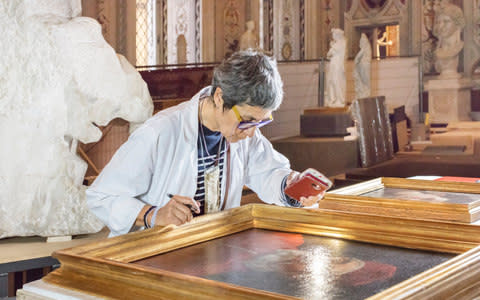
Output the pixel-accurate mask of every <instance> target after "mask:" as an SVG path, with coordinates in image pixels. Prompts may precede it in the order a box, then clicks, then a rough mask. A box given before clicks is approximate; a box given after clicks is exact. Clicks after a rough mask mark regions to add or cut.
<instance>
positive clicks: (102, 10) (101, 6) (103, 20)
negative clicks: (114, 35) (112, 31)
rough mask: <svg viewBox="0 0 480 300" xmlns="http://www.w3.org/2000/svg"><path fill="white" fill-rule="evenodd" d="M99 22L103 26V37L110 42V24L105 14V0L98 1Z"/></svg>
mask: <svg viewBox="0 0 480 300" xmlns="http://www.w3.org/2000/svg"><path fill="white" fill-rule="evenodd" d="M97 11H98V14H97V21H98V23H100V25H101V26H102V34H103V37H104V38H105V39H106V40H107V41H108V38H107V37H108V23H109V22H110V21H109V20H108V18H107V14H106V12H105V0H98V2H97Z"/></svg>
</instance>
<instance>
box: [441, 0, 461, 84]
mask: <svg viewBox="0 0 480 300" xmlns="http://www.w3.org/2000/svg"><path fill="white" fill-rule="evenodd" d="M464 27H465V18H464V16H463V11H462V9H461V8H459V7H458V6H456V5H454V4H451V3H443V5H441V6H438V7H437V9H436V11H435V24H434V28H433V34H434V35H435V36H436V37H437V38H438V44H437V49H436V50H435V56H436V64H435V68H436V69H437V71H439V72H440V78H459V77H461V74H459V73H458V71H457V67H458V57H459V54H460V51H462V49H463V41H462V39H461V33H462V30H463V28H464Z"/></svg>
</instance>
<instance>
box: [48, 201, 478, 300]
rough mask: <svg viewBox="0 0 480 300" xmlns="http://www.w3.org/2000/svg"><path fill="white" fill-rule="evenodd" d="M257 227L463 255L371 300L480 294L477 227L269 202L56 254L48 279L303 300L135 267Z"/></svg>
mask: <svg viewBox="0 0 480 300" xmlns="http://www.w3.org/2000/svg"><path fill="white" fill-rule="evenodd" d="M251 228H260V229H266V230H275V231H284V232H292V233H302V234H309V235H317V236H324V237H333V238H338V239H346V240H353V241H363V242H368V243H375V244H381V245H393V246H398V247H404V248H410V249H422V250H433V251H438V252H443V253H455V254H460V255H458V256H455V257H454V258H452V259H449V260H447V261H446V262H444V263H442V264H440V265H438V266H436V267H433V268H431V269H429V270H427V271H425V272H422V273H420V274H418V275H415V276H413V277H412V278H410V279H408V280H406V281H404V282H401V283H400V284H397V285H394V286H392V287H390V288H388V289H387V290H384V291H383V292H381V293H378V294H376V295H374V296H372V297H370V298H369V299H387V298H395V299H430V298H435V299H448V298H455V299H459V298H461V297H467V298H473V297H474V296H480V291H479V290H480V289H479V288H478V287H479V282H478V280H477V279H478V278H479V276H480V247H477V246H478V245H479V244H480V227H478V226H475V225H471V224H461V223H451V222H438V221H431V220H413V219H402V218H391V217H382V216H374V215H366V214H357V213H345V212H336V211H331V210H325V209H300V208H286V207H278V206H273V205H264V204H250V205H246V206H241V207H238V208H234V209H231V210H227V211H223V212H220V213H216V214H212V215H206V216H202V217H198V218H195V219H193V221H192V222H190V223H188V224H184V225H182V226H179V227H177V228H171V227H166V228H152V229H149V230H144V231H140V232H134V233H130V234H127V235H123V236H118V237H115V238H110V239H106V240H103V241H99V242H94V243H91V244H88V245H82V246H79V247H75V248H70V249H65V250H61V251H56V252H55V253H54V254H53V256H54V257H55V258H57V259H58V260H59V261H60V262H61V267H60V268H59V269H57V270H55V271H53V272H51V273H50V274H48V275H47V276H46V277H44V279H43V280H44V281H46V282H47V283H50V284H56V285H60V286H62V287H64V288H68V289H71V290H77V291H82V292H84V293H88V294H93V295H97V296H101V297H109V298H123V299H152V298H155V299H158V298H162V299H179V298H181V299H212V298H216V299H297V298H294V297H291V296H286V295H281V294H276V293H272V292H266V291H262V290H257V289H252V288H246V287H240V286H235V285H232V284H227V283H222V282H217V281H214V280H208V279H204V278H200V277H195V276H189V275H183V274H180V273H175V272H171V271H165V270H161V269H156V268H152V267H146V266H142V265H138V264H134V263H132V262H134V261H138V260H140V259H144V258H148V257H152V256H154V255H158V254H161V253H166V252H169V251H172V250H175V249H179V248H183V247H188V246H191V245H195V244H198V243H201V242H204V241H209V240H212V239H215V238H219V237H224V236H228V235H231V234H234V233H238V232H241V231H244V230H247V229H251Z"/></svg>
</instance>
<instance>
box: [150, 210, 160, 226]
mask: <svg viewBox="0 0 480 300" xmlns="http://www.w3.org/2000/svg"><path fill="white" fill-rule="evenodd" d="M159 209H160V207H157V206H155V210H154V211H153V216H152V219H151V220H150V227H153V226H155V220H156V219H157V213H158V210H159Z"/></svg>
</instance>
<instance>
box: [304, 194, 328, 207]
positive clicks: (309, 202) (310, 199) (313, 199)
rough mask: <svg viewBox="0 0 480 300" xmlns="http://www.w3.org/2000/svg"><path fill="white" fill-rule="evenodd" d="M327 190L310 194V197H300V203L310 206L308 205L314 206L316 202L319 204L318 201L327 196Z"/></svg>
mask: <svg viewBox="0 0 480 300" xmlns="http://www.w3.org/2000/svg"><path fill="white" fill-rule="evenodd" d="M325 192H326V191H323V192H321V193H320V194H318V195H316V196H310V197H308V198H306V197H300V203H302V206H304V207H308V206H312V205H314V204H317V203H318V201H320V200H322V198H323V196H325Z"/></svg>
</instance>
